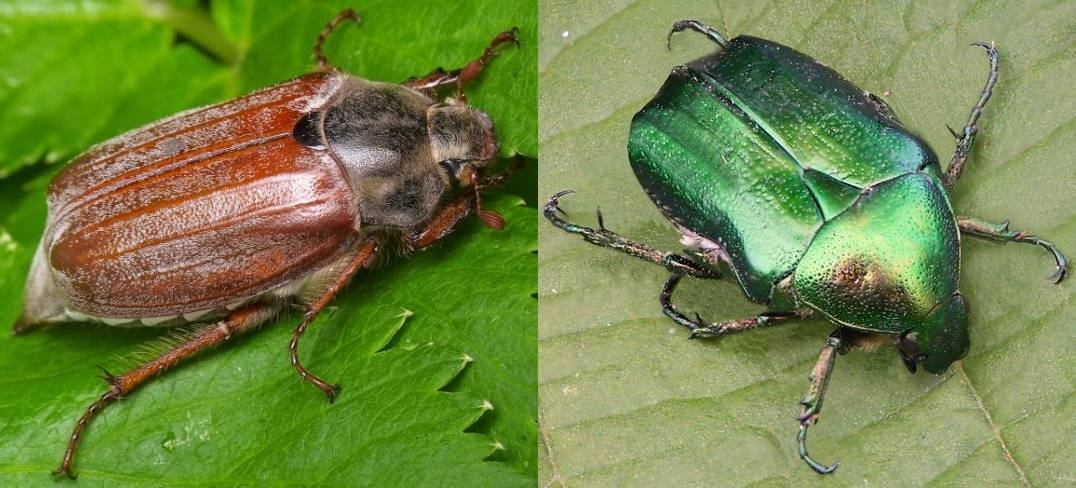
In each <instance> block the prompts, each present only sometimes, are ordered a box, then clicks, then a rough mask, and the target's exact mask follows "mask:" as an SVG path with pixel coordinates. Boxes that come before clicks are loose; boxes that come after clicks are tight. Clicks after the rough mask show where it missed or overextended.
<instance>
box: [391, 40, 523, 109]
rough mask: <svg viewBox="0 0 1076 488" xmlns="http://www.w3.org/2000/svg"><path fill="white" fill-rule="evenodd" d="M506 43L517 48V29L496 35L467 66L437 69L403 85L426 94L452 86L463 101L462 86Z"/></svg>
mask: <svg viewBox="0 0 1076 488" xmlns="http://www.w3.org/2000/svg"><path fill="white" fill-rule="evenodd" d="M506 42H511V43H514V44H515V45H516V46H519V29H518V28H516V27H513V28H512V29H511V30H507V31H504V32H502V33H500V34H497V37H494V38H493V40H492V41H490V43H489V46H487V47H486V50H485V51H482V55H481V56H479V57H478V58H477V59H475V60H473V61H471V62H470V63H467V65H466V66H464V67H462V68H458V69H454V70H452V71H445V70H444V69H442V68H437V69H435V70H433V71H432V72H430V74H428V75H426V76H423V77H421V78H412V79H410V80H407V81H404V82H403V85H404V86H406V87H408V88H411V89H413V90H418V91H426V92H428V91H431V90H435V89H437V88H438V87H442V86H445V85H453V84H454V85H456V98H459V99H461V100H464V99H465V97H464V94H463V86H464V85H466V84H467V83H469V82H471V80H474V79H475V78H477V77H478V74H479V73H481V72H482V68H485V67H486V64H489V61H490V59H493V56H494V55H495V54H497V46H499V45H501V44H504V43H506Z"/></svg>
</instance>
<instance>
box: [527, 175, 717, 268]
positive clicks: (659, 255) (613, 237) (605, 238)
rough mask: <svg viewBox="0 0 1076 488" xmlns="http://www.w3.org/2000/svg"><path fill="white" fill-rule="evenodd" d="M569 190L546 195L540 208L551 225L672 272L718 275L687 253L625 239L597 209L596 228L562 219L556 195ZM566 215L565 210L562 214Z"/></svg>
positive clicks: (596, 244)
mask: <svg viewBox="0 0 1076 488" xmlns="http://www.w3.org/2000/svg"><path fill="white" fill-rule="evenodd" d="M570 193H573V192H572V190H567V191H562V192H560V193H557V194H556V195H553V196H552V197H550V198H549V202H547V203H546V204H545V206H544V207H543V208H542V213H543V214H544V215H545V218H547V219H549V221H550V222H552V223H553V225H555V226H557V227H558V228H560V229H561V230H563V231H565V232H568V233H570V234H577V235H579V236H582V237H583V240H584V241H587V242H589V243H591V244H594V245H595V246H601V247H608V248H612V249H615V250H617V251H620V252H622V253H624V254H628V255H631V256H635V257H637V258H639V259H642V260H644V261H650V262H652V263H654V264H657V265H659V266H662V267H664V268H665V269H668V270H669V272H671V273H673V274H674V275H687V276H693V277H695V278H706V279H719V278H721V274H720V273H717V272H716V271H713V270H709V269H706V268H705V267H703V266H701V265H699V264H698V263H696V262H695V261H694V260H693V259H692V258H691V257H689V256H684V255H682V254H674V253H670V252H664V251H659V250H657V249H654V248H652V247H650V246H648V245H646V244H641V243H638V242H634V241H629V240H627V239H625V238H623V237H621V236H619V235H617V234H616V233H615V232H612V231H610V230H608V229H606V228H605V222H604V221H603V219H602V216H601V212H599V213H598V229H597V230H595V229H592V228H590V227H584V226H581V225H577V224H574V223H572V222H569V221H568V220H565V219H564V218H562V217H561V216H560V215H558V214H565V212H564V211H563V210H561V209H560V206H559V202H560V198H561V197H563V196H564V195H568V194H570ZM565 215H566V214H565Z"/></svg>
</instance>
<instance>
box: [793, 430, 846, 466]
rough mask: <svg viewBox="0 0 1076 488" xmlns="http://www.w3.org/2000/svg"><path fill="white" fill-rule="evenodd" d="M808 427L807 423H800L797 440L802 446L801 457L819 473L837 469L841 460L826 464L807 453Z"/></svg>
mask: <svg viewBox="0 0 1076 488" xmlns="http://www.w3.org/2000/svg"><path fill="white" fill-rule="evenodd" d="M807 427H808V424H807V423H800V433H799V434H798V435H796V442H798V443H799V446H800V459H803V461H804V462H805V463H807V465H808V466H810V467H811V469H813V470H815V472H816V473H818V474H830V473H832V472H834V471H836V470H837V467H838V466H840V465H841V463H840V462H839V461H834V462H833V464H831V465H829V466H826V465H824V464H822V463H819V462H818V461H815V460H814V458H812V457H811V455H810V454H807Z"/></svg>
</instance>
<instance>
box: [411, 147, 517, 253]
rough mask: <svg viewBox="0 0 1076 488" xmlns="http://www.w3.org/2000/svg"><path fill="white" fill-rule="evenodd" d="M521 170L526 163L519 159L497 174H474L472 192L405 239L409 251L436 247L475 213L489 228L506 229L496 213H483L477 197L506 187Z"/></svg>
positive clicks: (444, 209) (450, 204)
mask: <svg viewBox="0 0 1076 488" xmlns="http://www.w3.org/2000/svg"><path fill="white" fill-rule="evenodd" d="M522 166H523V159H522V158H521V157H517V158H516V162H515V163H514V164H512V165H511V166H509V167H508V168H507V169H505V170H504V171H502V172H500V173H498V174H495V175H492V176H489V177H481V178H478V177H477V175H476V174H474V173H473V174H472V175H474V176H472V181H471V188H472V191H471V192H468V193H465V194H463V195H460V196H459V197H458V198H456V199H455V200H454V201H452V202H450V203H448V204H446V205H444V206H442V207H441V210H440V211H438V212H437V214H436V215H434V216H433V217H432V218H430V219H429V220H427V221H426V222H425V223H423V224H422V225H420V226H418V227H417V228H415V229H413V230H411V231H410V232H408V233H406V234H405V235H404V241H405V242H406V244H407V246H408V248H409V249H411V250H417V249H423V248H426V247H429V246H431V245H433V244H434V243H435V242H437V241H439V240H441V239H442V238H444V237H445V236H447V235H448V234H450V233H451V232H452V231H453V230H455V229H456V226H457V225H458V224H459V223H460V221H461V220H463V219H464V218H465V217H467V216H468V215H471V213H472V212H476V213H478V218H479V219H480V220H482V223H484V224H486V226H488V227H490V228H493V229H496V230H502V229H504V225H505V222H504V217H502V216H501V215H500V214H499V213H497V212H495V211H493V210H486V209H483V208H482V205H481V200H480V199H479V196H478V194H479V193H480V192H481V191H483V190H486V189H488V188H493V187H496V186H500V185H502V184H504V182H505V181H506V180H508V177H510V176H512V174H513V173H515V172H516V170H518V169H519V168H520V167H522Z"/></svg>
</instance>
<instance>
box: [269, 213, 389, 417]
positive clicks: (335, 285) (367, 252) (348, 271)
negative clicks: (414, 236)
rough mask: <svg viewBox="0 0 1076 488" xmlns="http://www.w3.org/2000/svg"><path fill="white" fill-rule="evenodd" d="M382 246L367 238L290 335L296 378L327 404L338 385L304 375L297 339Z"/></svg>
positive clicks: (314, 376) (374, 237)
mask: <svg viewBox="0 0 1076 488" xmlns="http://www.w3.org/2000/svg"><path fill="white" fill-rule="evenodd" d="M380 245H381V239H380V237H378V236H377V235H376V234H372V235H370V236H369V237H367V238H366V239H365V240H364V241H363V242H362V244H361V245H359V248H358V251H356V252H355V255H354V256H352V258H351V261H349V262H348V265H347V266H346V267H345V268H344V269H343V270H342V271H340V274H338V275H336V277H334V278H333V280H332V282H331V283H330V284H329V286H328V287H327V288H326V289H325V291H323V292H321V295H319V296H318V297H317V298H315V299H314V300H313V301H312V302H311V303H310V305H309V306H308V307H307V309H306V313H304V314H303V319H302V320H301V321H300V322H299V325H298V326H296V327H295V332H294V333H292V335H291V344H289V345H288V351H289V353H290V354H291V365H292V366H294V367H295V370H296V371H298V372H299V376H301V377H302V378H303V380H305V381H306V382H308V383H310V384H312V385H314V386H316V387H318V389H320V390H321V391H322V392H323V393H325V396H326V397H328V398H329V403H332V402H333V401H334V400H336V393H337V392H339V391H340V385H334V384H333V385H331V384H329V383H326V382H325V380H323V379H321V378H319V377H318V376H317V375H315V374H314V373H311V372H310V371H307V369H306V368H305V367H303V363H301V362H300V361H299V338H300V337H302V336H303V333H304V332H306V328H307V327H309V326H310V323H311V322H313V321H314V319H315V318H316V317H317V316H318V313H320V312H321V310H322V309H324V308H325V307H326V306H327V305H329V303H331V302H332V300H333V298H335V297H336V295H337V293H340V290H342V289H343V288H344V286H345V285H347V284H348V282H349V281H351V278H352V277H353V276H355V273H357V272H358V271H359V270H360V269H362V268H365V267H367V266H369V265H370V263H371V262H372V261H373V258H374V255H375V254H376V253H377V250H378V248H379V247H380Z"/></svg>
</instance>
